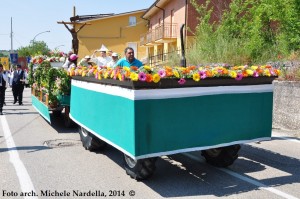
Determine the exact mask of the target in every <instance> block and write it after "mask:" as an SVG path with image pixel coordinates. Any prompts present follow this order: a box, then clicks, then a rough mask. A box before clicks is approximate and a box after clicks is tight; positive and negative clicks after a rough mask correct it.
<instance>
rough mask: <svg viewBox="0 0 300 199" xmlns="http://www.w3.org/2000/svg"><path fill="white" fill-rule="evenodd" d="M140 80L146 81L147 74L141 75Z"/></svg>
mask: <svg viewBox="0 0 300 199" xmlns="http://www.w3.org/2000/svg"><path fill="white" fill-rule="evenodd" d="M139 80H140V81H142V82H144V81H146V74H145V73H144V72H140V73H139Z"/></svg>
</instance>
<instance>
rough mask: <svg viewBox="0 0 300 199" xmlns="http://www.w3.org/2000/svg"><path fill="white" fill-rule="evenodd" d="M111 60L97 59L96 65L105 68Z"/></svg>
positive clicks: (109, 58) (105, 58)
mask: <svg viewBox="0 0 300 199" xmlns="http://www.w3.org/2000/svg"><path fill="white" fill-rule="evenodd" d="M111 60H112V59H111V57H108V56H106V57H97V63H96V64H97V65H98V66H107V64H108V62H110V61H111Z"/></svg>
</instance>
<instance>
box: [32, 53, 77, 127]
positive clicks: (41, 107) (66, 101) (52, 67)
mask: <svg viewBox="0 0 300 199" xmlns="http://www.w3.org/2000/svg"><path fill="white" fill-rule="evenodd" d="M64 60H65V56H64V54H62V53H59V54H57V53H56V54H54V53H50V56H46V55H38V56H35V57H34V58H33V59H32V62H31V64H30V73H29V83H30V84H31V85H32V89H31V90H32V95H31V99H32V106H33V107H34V108H35V109H36V110H37V111H38V112H39V113H40V114H41V116H43V117H44V118H45V119H46V120H47V121H48V122H49V123H51V118H50V112H52V113H53V115H55V116H56V115H60V114H61V112H62V111H63V110H64V121H65V125H66V126H70V125H71V124H72V121H71V120H70V118H69V110H70V89H71V88H70V85H71V79H70V76H68V74H67V71H65V70H64V69H63V68H62V65H63V61H64Z"/></svg>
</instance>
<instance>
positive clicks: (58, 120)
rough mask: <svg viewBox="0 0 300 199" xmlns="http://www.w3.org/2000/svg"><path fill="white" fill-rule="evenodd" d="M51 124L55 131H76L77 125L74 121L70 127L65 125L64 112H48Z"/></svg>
mask: <svg viewBox="0 0 300 199" xmlns="http://www.w3.org/2000/svg"><path fill="white" fill-rule="evenodd" d="M50 120H51V124H50V125H51V126H52V128H53V129H55V130H56V131H57V133H78V126H77V124H76V123H74V124H72V126H71V127H65V124H64V112H62V113H61V114H59V115H54V114H53V113H50Z"/></svg>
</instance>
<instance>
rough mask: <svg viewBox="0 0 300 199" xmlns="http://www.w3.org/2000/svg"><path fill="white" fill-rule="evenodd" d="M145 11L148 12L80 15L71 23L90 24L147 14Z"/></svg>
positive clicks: (143, 10) (135, 11)
mask: <svg viewBox="0 0 300 199" xmlns="http://www.w3.org/2000/svg"><path fill="white" fill-rule="evenodd" d="M145 11H146V9H142V10H134V11H130V12H123V13H119V14H114V13H109V14H95V15H80V16H78V15H77V16H76V17H73V18H71V21H76V22H88V21H95V20H101V19H107V18H112V17H119V16H123V15H129V14H136V13H139V12H145ZM72 19H73V20H72Z"/></svg>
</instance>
